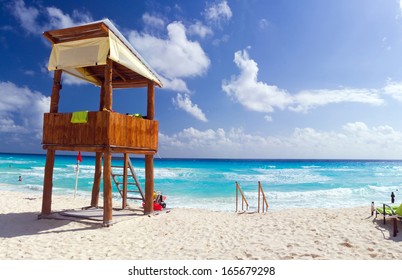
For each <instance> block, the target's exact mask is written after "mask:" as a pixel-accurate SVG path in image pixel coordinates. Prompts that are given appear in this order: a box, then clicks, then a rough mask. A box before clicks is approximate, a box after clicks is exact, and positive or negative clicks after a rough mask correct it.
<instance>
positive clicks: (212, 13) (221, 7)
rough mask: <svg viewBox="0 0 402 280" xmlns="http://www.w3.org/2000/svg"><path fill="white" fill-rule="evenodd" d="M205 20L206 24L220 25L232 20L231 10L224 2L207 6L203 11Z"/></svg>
mask: <svg viewBox="0 0 402 280" xmlns="http://www.w3.org/2000/svg"><path fill="white" fill-rule="evenodd" d="M204 15H205V19H206V20H207V21H208V22H212V23H216V24H218V25H219V24H220V23H221V22H222V21H227V20H229V19H231V18H232V10H231V9H230V7H229V5H228V3H227V1H226V0H224V1H221V2H220V3H217V4H208V5H207V7H206V8H205V11H204Z"/></svg>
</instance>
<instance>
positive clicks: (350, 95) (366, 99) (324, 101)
mask: <svg viewBox="0 0 402 280" xmlns="http://www.w3.org/2000/svg"><path fill="white" fill-rule="evenodd" d="M341 102H356V103H365V104H370V105H381V104H383V103H384V101H383V100H382V99H381V98H380V96H379V94H378V91H376V90H369V89H353V88H341V89H335V90H330V89H320V90H303V91H301V92H299V93H297V94H296V95H294V96H293V103H294V105H293V106H290V107H289V109H290V110H293V111H296V112H308V111H309V110H311V109H314V108H317V107H320V106H325V105H328V104H335V103H341Z"/></svg>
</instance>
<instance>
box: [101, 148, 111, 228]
mask: <svg viewBox="0 0 402 280" xmlns="http://www.w3.org/2000/svg"><path fill="white" fill-rule="evenodd" d="M111 164H112V154H111V153H110V151H107V152H105V153H104V154H103V226H105V227H108V226H110V225H111V224H112V219H113V205H112V181H111V178H110V176H111V169H112V167H111Z"/></svg>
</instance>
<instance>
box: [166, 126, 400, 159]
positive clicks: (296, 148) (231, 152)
mask: <svg viewBox="0 0 402 280" xmlns="http://www.w3.org/2000/svg"><path fill="white" fill-rule="evenodd" d="M159 140H160V153H161V154H162V155H164V156H173V155H172V154H171V155H169V154H166V153H168V151H174V153H175V154H174V155H175V156H181V157H225V158H239V157H242V158H244V157H248V158H328V159H331V158H334V159H401V158H402V145H401V143H402V132H401V131H397V130H395V129H394V128H392V127H390V126H388V125H383V126H377V127H368V126H367V125H366V124H365V123H363V122H354V123H347V124H345V125H344V126H343V127H342V128H341V129H339V130H338V131H319V130H316V129H314V128H310V127H305V128H295V129H294V131H293V132H292V133H291V134H289V135H287V136H266V137H264V136H261V135H252V134H248V133H246V132H245V131H244V129H241V128H232V129H230V130H229V131H227V132H226V131H225V130H224V129H222V128H219V129H217V130H213V129H207V130H204V131H202V130H198V129H195V128H193V127H190V128H188V129H184V130H183V131H181V132H179V133H176V134H173V135H171V136H168V135H164V134H162V133H161V134H160V138H159Z"/></svg>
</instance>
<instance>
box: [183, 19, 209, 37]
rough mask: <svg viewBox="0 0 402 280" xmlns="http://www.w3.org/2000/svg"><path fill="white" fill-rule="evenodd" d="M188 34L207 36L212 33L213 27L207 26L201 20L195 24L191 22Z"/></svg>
mask: <svg viewBox="0 0 402 280" xmlns="http://www.w3.org/2000/svg"><path fill="white" fill-rule="evenodd" d="M188 34H191V35H193V34H194V35H198V36H200V37H201V38H205V37H206V36H207V35H212V34H213V32H212V29H211V28H209V27H208V26H205V25H204V24H202V23H201V22H200V21H196V22H195V23H194V24H191V25H190V26H189V27H188Z"/></svg>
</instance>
